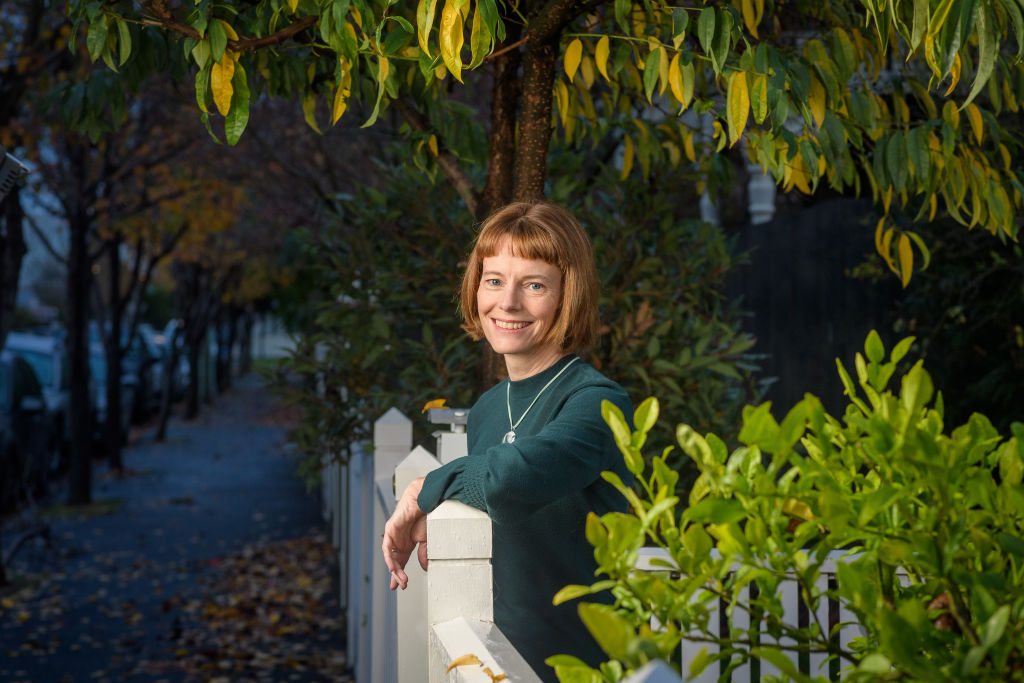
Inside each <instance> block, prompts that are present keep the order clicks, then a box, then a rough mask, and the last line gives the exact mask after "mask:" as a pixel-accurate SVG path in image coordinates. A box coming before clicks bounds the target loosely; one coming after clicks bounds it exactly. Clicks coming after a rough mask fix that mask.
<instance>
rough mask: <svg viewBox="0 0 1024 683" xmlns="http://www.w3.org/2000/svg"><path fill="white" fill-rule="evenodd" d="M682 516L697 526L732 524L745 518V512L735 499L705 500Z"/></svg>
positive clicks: (688, 509)
mask: <svg viewBox="0 0 1024 683" xmlns="http://www.w3.org/2000/svg"><path fill="white" fill-rule="evenodd" d="M684 514H685V515H687V516H688V517H689V518H690V519H691V520H692V521H694V522H697V523H698V524H732V523H733V522H738V521H740V520H741V519H743V518H745V517H746V516H747V511H746V510H745V509H744V508H743V504H742V503H740V502H739V501H738V500H736V499H735V498H705V499H704V500H702V501H700V502H699V503H697V504H696V505H692V506H690V507H689V508H687V509H686V512H685V513H684Z"/></svg>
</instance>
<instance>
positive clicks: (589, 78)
mask: <svg viewBox="0 0 1024 683" xmlns="http://www.w3.org/2000/svg"><path fill="white" fill-rule="evenodd" d="M580 76H581V77H582V78H583V85H585V86H586V87H587V89H588V90H589V89H590V86H592V85H594V60H593V59H591V58H590V55H585V56H584V57H583V59H582V61H580Z"/></svg>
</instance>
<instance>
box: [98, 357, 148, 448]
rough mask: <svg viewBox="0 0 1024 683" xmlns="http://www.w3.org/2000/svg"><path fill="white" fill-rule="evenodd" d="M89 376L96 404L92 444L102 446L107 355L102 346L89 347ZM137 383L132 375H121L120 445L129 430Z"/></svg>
mask: <svg viewBox="0 0 1024 683" xmlns="http://www.w3.org/2000/svg"><path fill="white" fill-rule="evenodd" d="M89 374H90V375H92V379H93V382H94V383H95V384H96V402H95V404H94V406H93V410H94V413H93V421H92V422H93V443H95V444H97V446H102V444H103V443H104V442H105V441H106V429H107V417H108V413H107V354H106V351H105V350H104V348H103V344H99V343H96V342H94V343H92V344H90V345H89ZM137 388H138V381H137V378H136V377H135V376H134V375H130V374H128V373H125V372H122V373H121V443H122V444H123V443H125V442H126V441H127V440H128V430H129V429H131V422H132V406H133V405H134V404H135V392H136V390H137Z"/></svg>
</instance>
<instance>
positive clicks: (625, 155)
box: [619, 135, 633, 180]
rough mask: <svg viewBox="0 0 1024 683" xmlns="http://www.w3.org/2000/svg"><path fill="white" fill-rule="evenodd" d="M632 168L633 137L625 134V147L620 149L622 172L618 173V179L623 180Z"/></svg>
mask: <svg viewBox="0 0 1024 683" xmlns="http://www.w3.org/2000/svg"><path fill="white" fill-rule="evenodd" d="M632 170H633V138H631V137H629V136H628V135H627V136H626V141H625V147H624V149H623V150H622V173H621V174H620V175H619V180H625V179H626V178H628V177H629V172H630V171H632Z"/></svg>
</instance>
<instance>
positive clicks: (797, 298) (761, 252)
mask: <svg viewBox="0 0 1024 683" xmlns="http://www.w3.org/2000/svg"><path fill="white" fill-rule="evenodd" d="M870 218H871V203H870V202H868V201H866V200H851V199H836V200H830V201H826V202H822V203H820V204H815V205H814V206H811V207H808V208H805V209H800V210H798V211H793V212H791V213H787V214H783V215H780V216H776V218H775V219H774V220H772V221H771V222H769V223H765V224H762V225H748V226H746V227H745V228H742V229H741V230H740V234H739V247H740V249H741V250H748V251H749V252H750V257H749V259H750V260H749V263H748V264H747V265H744V266H741V267H740V268H739V269H738V271H737V273H736V275H735V277H734V278H733V279H732V281H731V282H730V285H729V293H730V295H731V296H741V297H742V303H741V307H742V308H743V309H745V310H747V311H750V312H751V313H752V315H751V317H750V318H749V319H747V321H746V323H745V325H744V327H745V328H746V329H747V330H748V331H750V332H752V333H753V334H754V336H755V337H756V338H757V344H756V345H755V347H754V349H753V351H754V352H755V353H759V354H765V355H766V357H764V358H762V359H761V360H760V361H759V362H760V365H761V367H762V371H761V376H762V377H775V378H777V379H776V380H775V382H774V383H773V384H772V385H771V387H770V389H769V391H768V394H767V396H766V399H767V400H770V401H772V403H773V410H772V412H773V414H775V416H776V417H777V418H778V419H781V418H782V416H784V415H785V412H786V411H788V410H789V409H790V407H792V406H793V404H794V403H796V402H797V401H799V400H800V399H801V398H803V395H804V394H805V393H808V392H809V393H812V394H815V395H816V396H818V397H819V398H821V400H822V402H823V403H824V404H825V407H826V408H827V409H828V410H829V411H830V412H832V414H833V415H840V414H841V413H842V411H843V410H844V409H845V405H846V401H845V399H844V397H843V388H842V383H841V382H840V381H839V376H838V375H837V374H836V365H835V359H836V358H840V359H841V360H842V361H843V363H844V365H846V367H847V369H848V370H849V371H850V373H851V375H852V376H853V377H854V378H856V374H855V373H854V369H853V355H854V353H856V352H857V351H862V349H863V348H864V339H865V337H866V336H867V333H868V332H869V331H870V330H871V329H872V328H874V329H877V330H878V332H879V334H881V335H882V341H883V342H884V343H885V345H886V348H887V349H888V348H891V347H892V345H893V344H895V342H896V341H897V340H896V339H894V338H892V337H893V335H891V334H889V333H887V330H889V329H890V325H889V321H890V318H891V314H890V313H889V311H890V310H891V308H892V303H893V300H894V297H896V296H898V295H899V284H898V282H896V280H895V278H891V279H887V280H885V281H883V282H880V283H872V282H869V281H866V280H858V279H854V278H852V277H850V276H849V274H848V273H849V271H850V270H851V269H853V268H854V267H856V266H857V265H858V264H859V263H861V262H862V261H863V260H864V258H865V256H867V255H870V254H871V253H873V252H874V251H875V247H874V235H873V226H874V221H871V220H870Z"/></svg>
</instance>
